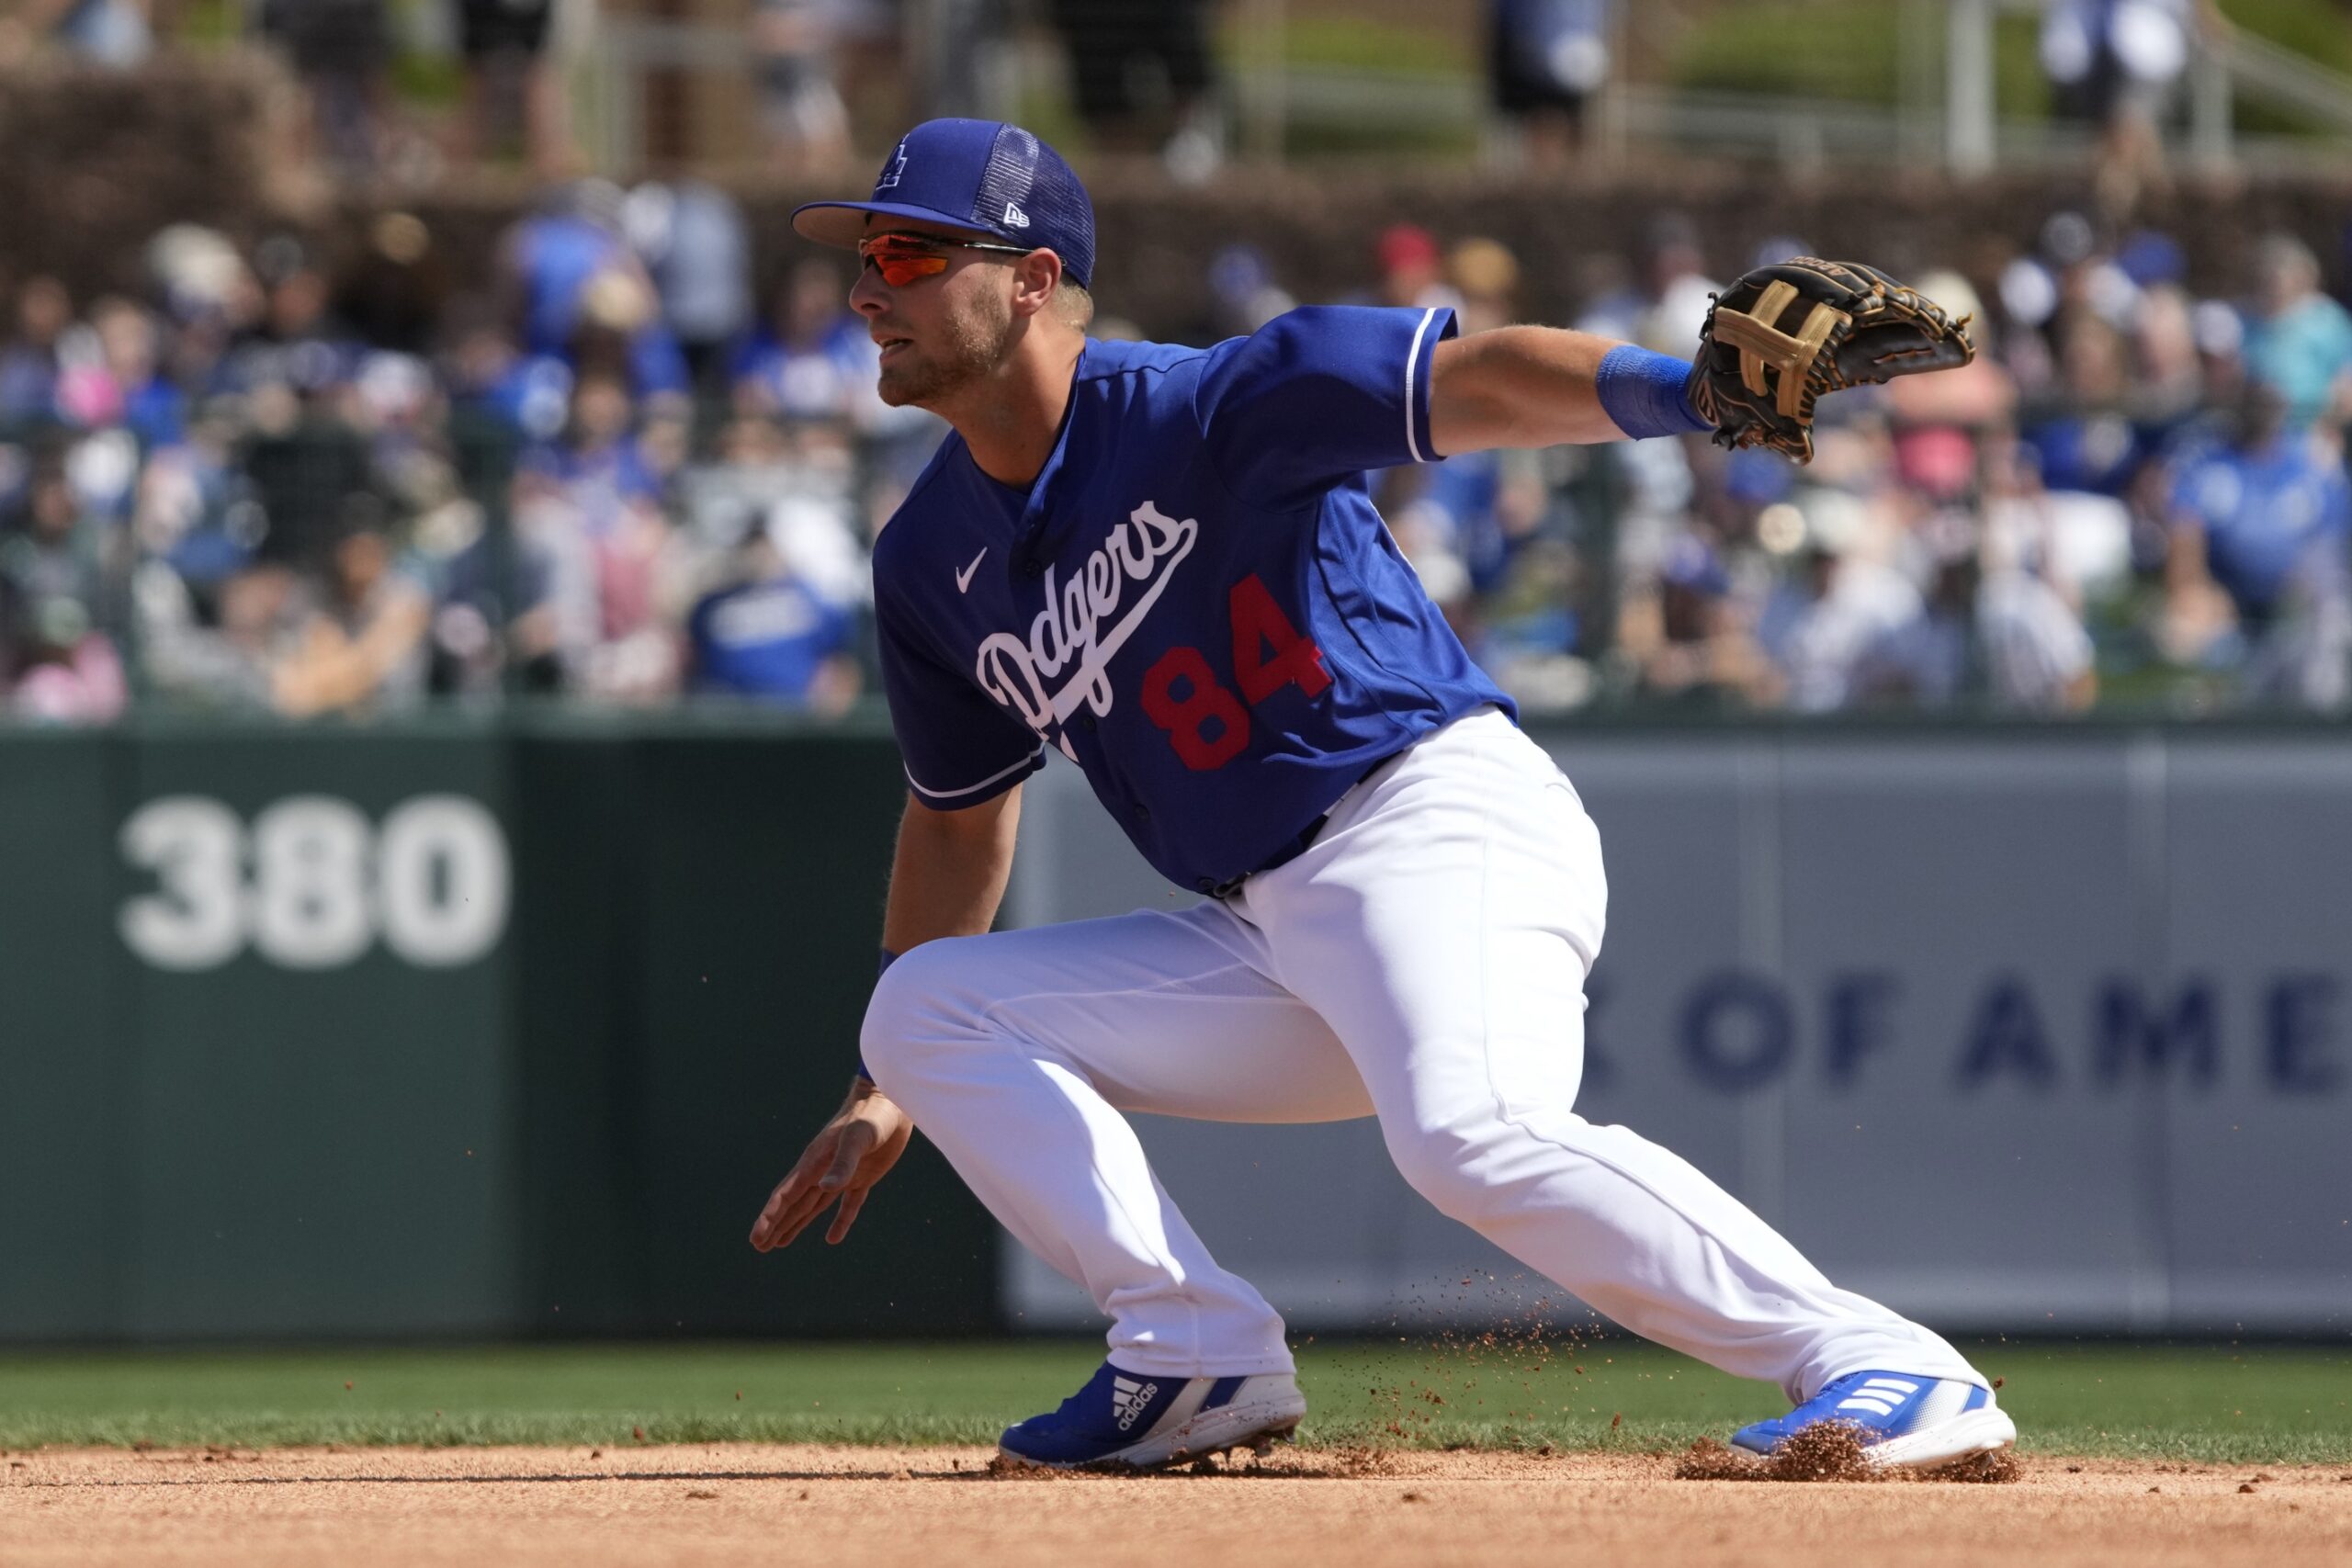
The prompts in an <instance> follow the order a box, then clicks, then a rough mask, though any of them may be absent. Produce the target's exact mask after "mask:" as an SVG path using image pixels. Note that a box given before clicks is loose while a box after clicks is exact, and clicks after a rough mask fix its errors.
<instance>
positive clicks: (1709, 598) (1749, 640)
mask: <svg viewBox="0 0 2352 1568" xmlns="http://www.w3.org/2000/svg"><path fill="white" fill-rule="evenodd" d="M1752 620H1753V615H1752V613H1751V611H1750V609H1749V607H1748V606H1747V604H1746V603H1745V602H1744V601H1743V600H1742V598H1741V597H1740V596H1739V595H1738V594H1737V593H1736V592H1734V591H1733V587H1732V581H1731V574H1730V573H1729V572H1728V571H1727V570H1725V569H1724V564H1723V561H1722V559H1721V558H1720V555H1719V553H1718V552H1717V551H1716V549H1715V548H1714V547H1713V546H1712V545H1711V544H1710V543H1709V542H1708V541H1707V539H1706V538H1705V537H1703V536H1702V535H1700V534H1698V533H1696V532H1692V533H1687V534H1684V535H1682V536H1680V537H1679V538H1677V539H1675V540H1674V541H1673V542H1672V543H1671V544H1670V545H1668V547H1667V550H1666V555H1665V558H1664V559H1663V560H1661V561H1660V562H1659V563H1658V568H1657V571H1656V573H1655V574H1653V575H1651V576H1650V577H1649V578H1648V579H1647V580H1646V581H1644V582H1643V583H1640V584H1637V585H1635V586H1634V588H1633V589H1632V590H1631V591H1629V592H1627V594H1626V596H1625V600H1624V604H1623V607H1622V611H1621V619H1620V622H1619V628H1618V648H1619V649H1620V651H1621V652H1622V653H1623V655H1624V657H1625V658H1626V660H1628V661H1629V662H1630V663H1631V664H1632V666H1633V670H1634V686H1635V689H1636V690H1637V691H1638V692H1639V693H1640V694H1642V695H1643V696H1644V697H1645V698H1648V699H1650V700H1652V701H1656V702H1659V703H1663V704H1667V705H1673V706H1677V707H1689V708H1696V709H1701V710H1707V711H1713V710H1716V709H1723V708H1743V707H1761V706H1767V705H1770V703H1771V702H1772V700H1773V698H1774V697H1775V695H1776V694H1777V691H1778V686H1779V682H1778V678H1777V677H1776V676H1775V675H1774V673H1773V671H1772V667H1771V663H1770V660H1767V659H1766V658H1765V656H1764V650H1763V649H1762V648H1761V647H1760V646H1759V645H1758V642H1757V640H1756V634H1755V630H1754V627H1753V626H1752V624H1751V623H1752Z"/></svg>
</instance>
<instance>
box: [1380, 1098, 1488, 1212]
mask: <svg viewBox="0 0 2352 1568" xmlns="http://www.w3.org/2000/svg"><path fill="white" fill-rule="evenodd" d="M1487 1143H1488V1138H1484V1135H1482V1131H1479V1128H1477V1126H1475V1123H1463V1122H1452V1123H1444V1126H1411V1128H1402V1131H1390V1134H1387V1156H1390V1159H1393V1161H1397V1173H1399V1176H1402V1178H1404V1182H1407V1185H1408V1187H1411V1190H1414V1192H1419V1194H1420V1197H1425V1199H1428V1201H1430V1203H1432V1206H1435V1208H1437V1213H1442V1215H1446V1218H1452V1220H1473V1218H1475V1211H1477V1206H1479V1201H1482V1197H1484V1182H1482V1180H1479V1173H1477V1166H1479V1159H1482V1149H1484V1147H1487Z"/></svg>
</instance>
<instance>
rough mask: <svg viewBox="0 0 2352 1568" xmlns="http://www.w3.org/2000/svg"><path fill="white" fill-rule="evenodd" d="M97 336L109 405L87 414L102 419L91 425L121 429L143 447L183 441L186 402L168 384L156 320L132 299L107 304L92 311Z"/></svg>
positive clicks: (105, 399)
mask: <svg viewBox="0 0 2352 1568" xmlns="http://www.w3.org/2000/svg"><path fill="white" fill-rule="evenodd" d="M90 325H91V327H92V329H93V330H94V331H95V332H96V334H97V346H98V352H99V357H100V366H99V369H100V370H101V372H102V374H103V376H104V378H105V389H104V390H103V391H102V392H101V393H100V394H99V395H100V396H101V397H102V399H103V402H102V403H101V404H100V405H98V406H97V407H95V408H92V409H90V410H88V411H87V412H88V413H90V414H98V415H101V417H96V418H91V419H88V421H87V423H107V424H120V425H121V426H123V427H124V428H125V429H127V430H129V431H130V434H133V435H135V436H137V437H138V438H139V440H140V442H141V445H143V446H149V447H155V446H171V445H173V444H174V443H175V442H177V441H178V440H179V439H180V435H181V432H182V431H183V429H184V428H185V425H186V421H187V395H186V394H185V393H183V392H182V391H181V390H180V389H178V388H177V387H175V386H174V385H173V384H172V383H171V382H170V381H169V380H167V379H166V378H164V374H163V369H162V366H161V363H160V357H159V356H160V354H161V348H162V343H161V337H160V332H159V329H158V327H157V325H156V321H155V318H154V315H153V313H152V312H151V311H149V310H147V309H146V308H145V307H144V306H141V305H135V304H133V303H131V302H130V300H128V299H101V300H99V301H98V302H97V303H96V305H93V306H92V307H91V308H90Z"/></svg>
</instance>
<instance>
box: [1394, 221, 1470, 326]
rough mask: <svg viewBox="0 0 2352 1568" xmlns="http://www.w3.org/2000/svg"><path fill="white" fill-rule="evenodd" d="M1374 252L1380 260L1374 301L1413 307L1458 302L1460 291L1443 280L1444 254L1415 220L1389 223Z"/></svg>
mask: <svg viewBox="0 0 2352 1568" xmlns="http://www.w3.org/2000/svg"><path fill="white" fill-rule="evenodd" d="M1374 254H1375V257H1376V259H1377V260H1378V262H1379V264H1380V288H1379V292H1378V298H1377V299H1376V300H1375V301H1374V303H1377V304H1382V305H1394V306H1397V307H1400V308H1409V309H1412V310H1430V309H1431V308H1442V309H1446V310H1453V309H1455V308H1458V307H1459V306H1460V305H1461V303H1462V296H1461V294H1460V293H1459V292H1457V291H1456V290H1455V288H1454V287H1453V285H1452V284H1451V283H1448V282H1447V281H1446V277H1445V254H1444V253H1443V252H1442V251H1441V250H1440V249H1438V243H1437V238H1436V236H1434V235H1433V234H1431V233H1430V231H1428V230H1427V229H1424V228H1422V227H1420V225H1419V224H1417V223H1394V224H1391V225H1389V227H1387V228H1386V229H1385V230H1383V231H1381V234H1380V243H1379V244H1378V245H1377V246H1376V247H1375V250H1374Z"/></svg>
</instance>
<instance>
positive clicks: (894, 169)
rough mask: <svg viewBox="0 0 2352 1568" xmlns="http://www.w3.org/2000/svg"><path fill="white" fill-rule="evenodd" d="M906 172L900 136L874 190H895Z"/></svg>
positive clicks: (902, 141) (904, 145)
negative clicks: (895, 148) (887, 165)
mask: <svg viewBox="0 0 2352 1568" xmlns="http://www.w3.org/2000/svg"><path fill="white" fill-rule="evenodd" d="M906 172H907V139H906V138H905V137H903V136H902V137H900V138H899V150H898V152H895V153H893V154H892V155H891V158H890V166H889V167H888V168H887V169H885V170H883V171H882V177H881V178H880V179H878V180H876V181H875V182H874V188H875V189H876V190H877V191H885V190H891V189H894V188H896V186H898V183H899V175H903V174H905V173H906ZM1023 221H1026V220H1023Z"/></svg>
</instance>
